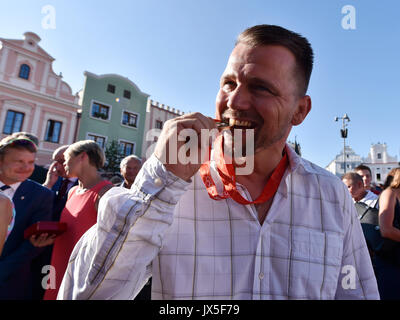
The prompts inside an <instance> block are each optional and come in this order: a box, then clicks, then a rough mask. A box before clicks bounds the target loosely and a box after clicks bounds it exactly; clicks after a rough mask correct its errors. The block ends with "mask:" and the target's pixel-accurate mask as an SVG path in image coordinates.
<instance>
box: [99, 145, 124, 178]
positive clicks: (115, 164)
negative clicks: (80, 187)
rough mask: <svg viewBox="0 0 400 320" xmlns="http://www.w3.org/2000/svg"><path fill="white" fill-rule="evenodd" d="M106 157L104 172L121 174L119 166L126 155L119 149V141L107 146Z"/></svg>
mask: <svg viewBox="0 0 400 320" xmlns="http://www.w3.org/2000/svg"><path fill="white" fill-rule="evenodd" d="M105 156H106V164H105V165H104V170H105V171H107V172H112V173H115V172H119V164H120V163H121V160H122V159H123V158H124V155H123V154H122V152H121V150H120V148H119V144H118V141H116V140H112V141H110V142H109V143H108V144H107V146H106V150H105Z"/></svg>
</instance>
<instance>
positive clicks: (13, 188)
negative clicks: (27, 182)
mask: <svg viewBox="0 0 400 320" xmlns="http://www.w3.org/2000/svg"><path fill="white" fill-rule="evenodd" d="M21 183H22V182H16V183H13V184H9V186H10V188H8V189H7V190H4V191H1V192H2V193H3V194H5V195H6V196H8V197H9V198H10V199H11V200H12V198H13V197H14V194H15V192H16V191H17V189H18V187H19V186H20V184H21ZM4 185H5V184H4V183H3V182H2V181H0V188H1V187H2V186H4Z"/></svg>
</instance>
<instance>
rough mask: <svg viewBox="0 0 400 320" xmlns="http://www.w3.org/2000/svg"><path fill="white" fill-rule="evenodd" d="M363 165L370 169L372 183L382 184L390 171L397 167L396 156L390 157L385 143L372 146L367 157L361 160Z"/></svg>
mask: <svg viewBox="0 0 400 320" xmlns="http://www.w3.org/2000/svg"><path fill="white" fill-rule="evenodd" d="M363 164H365V165H366V166H368V167H369V168H370V169H371V176H372V182H373V183H375V184H381V183H382V184H383V183H384V182H385V180H386V177H387V175H388V173H389V172H390V170H392V169H393V168H396V167H398V166H399V162H398V161H397V156H394V157H392V156H390V155H389V154H388V152H387V145H386V143H379V142H378V143H377V144H372V145H371V148H370V151H369V154H368V157H366V158H364V159H363Z"/></svg>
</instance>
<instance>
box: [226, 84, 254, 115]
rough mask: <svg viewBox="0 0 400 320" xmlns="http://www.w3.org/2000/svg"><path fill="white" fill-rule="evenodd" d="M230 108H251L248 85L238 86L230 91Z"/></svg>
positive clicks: (228, 104)
mask: <svg viewBox="0 0 400 320" xmlns="http://www.w3.org/2000/svg"><path fill="white" fill-rule="evenodd" d="M227 106H228V108H230V109H234V110H247V109H249V108H250V94H249V92H248V90H247V89H246V87H244V86H237V87H236V88H235V90H233V91H231V92H230V93H229V97H228V103H227Z"/></svg>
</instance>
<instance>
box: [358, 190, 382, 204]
mask: <svg viewBox="0 0 400 320" xmlns="http://www.w3.org/2000/svg"><path fill="white" fill-rule="evenodd" d="M365 191H367V193H366V194H365V196H364V198H362V199H361V200H360V201H359V202H363V203H365V204H366V205H367V206H369V207H372V208H373V207H375V205H376V208H379V205H378V203H377V201H378V196H377V195H376V194H375V193H373V192H372V191H370V190H365Z"/></svg>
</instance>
